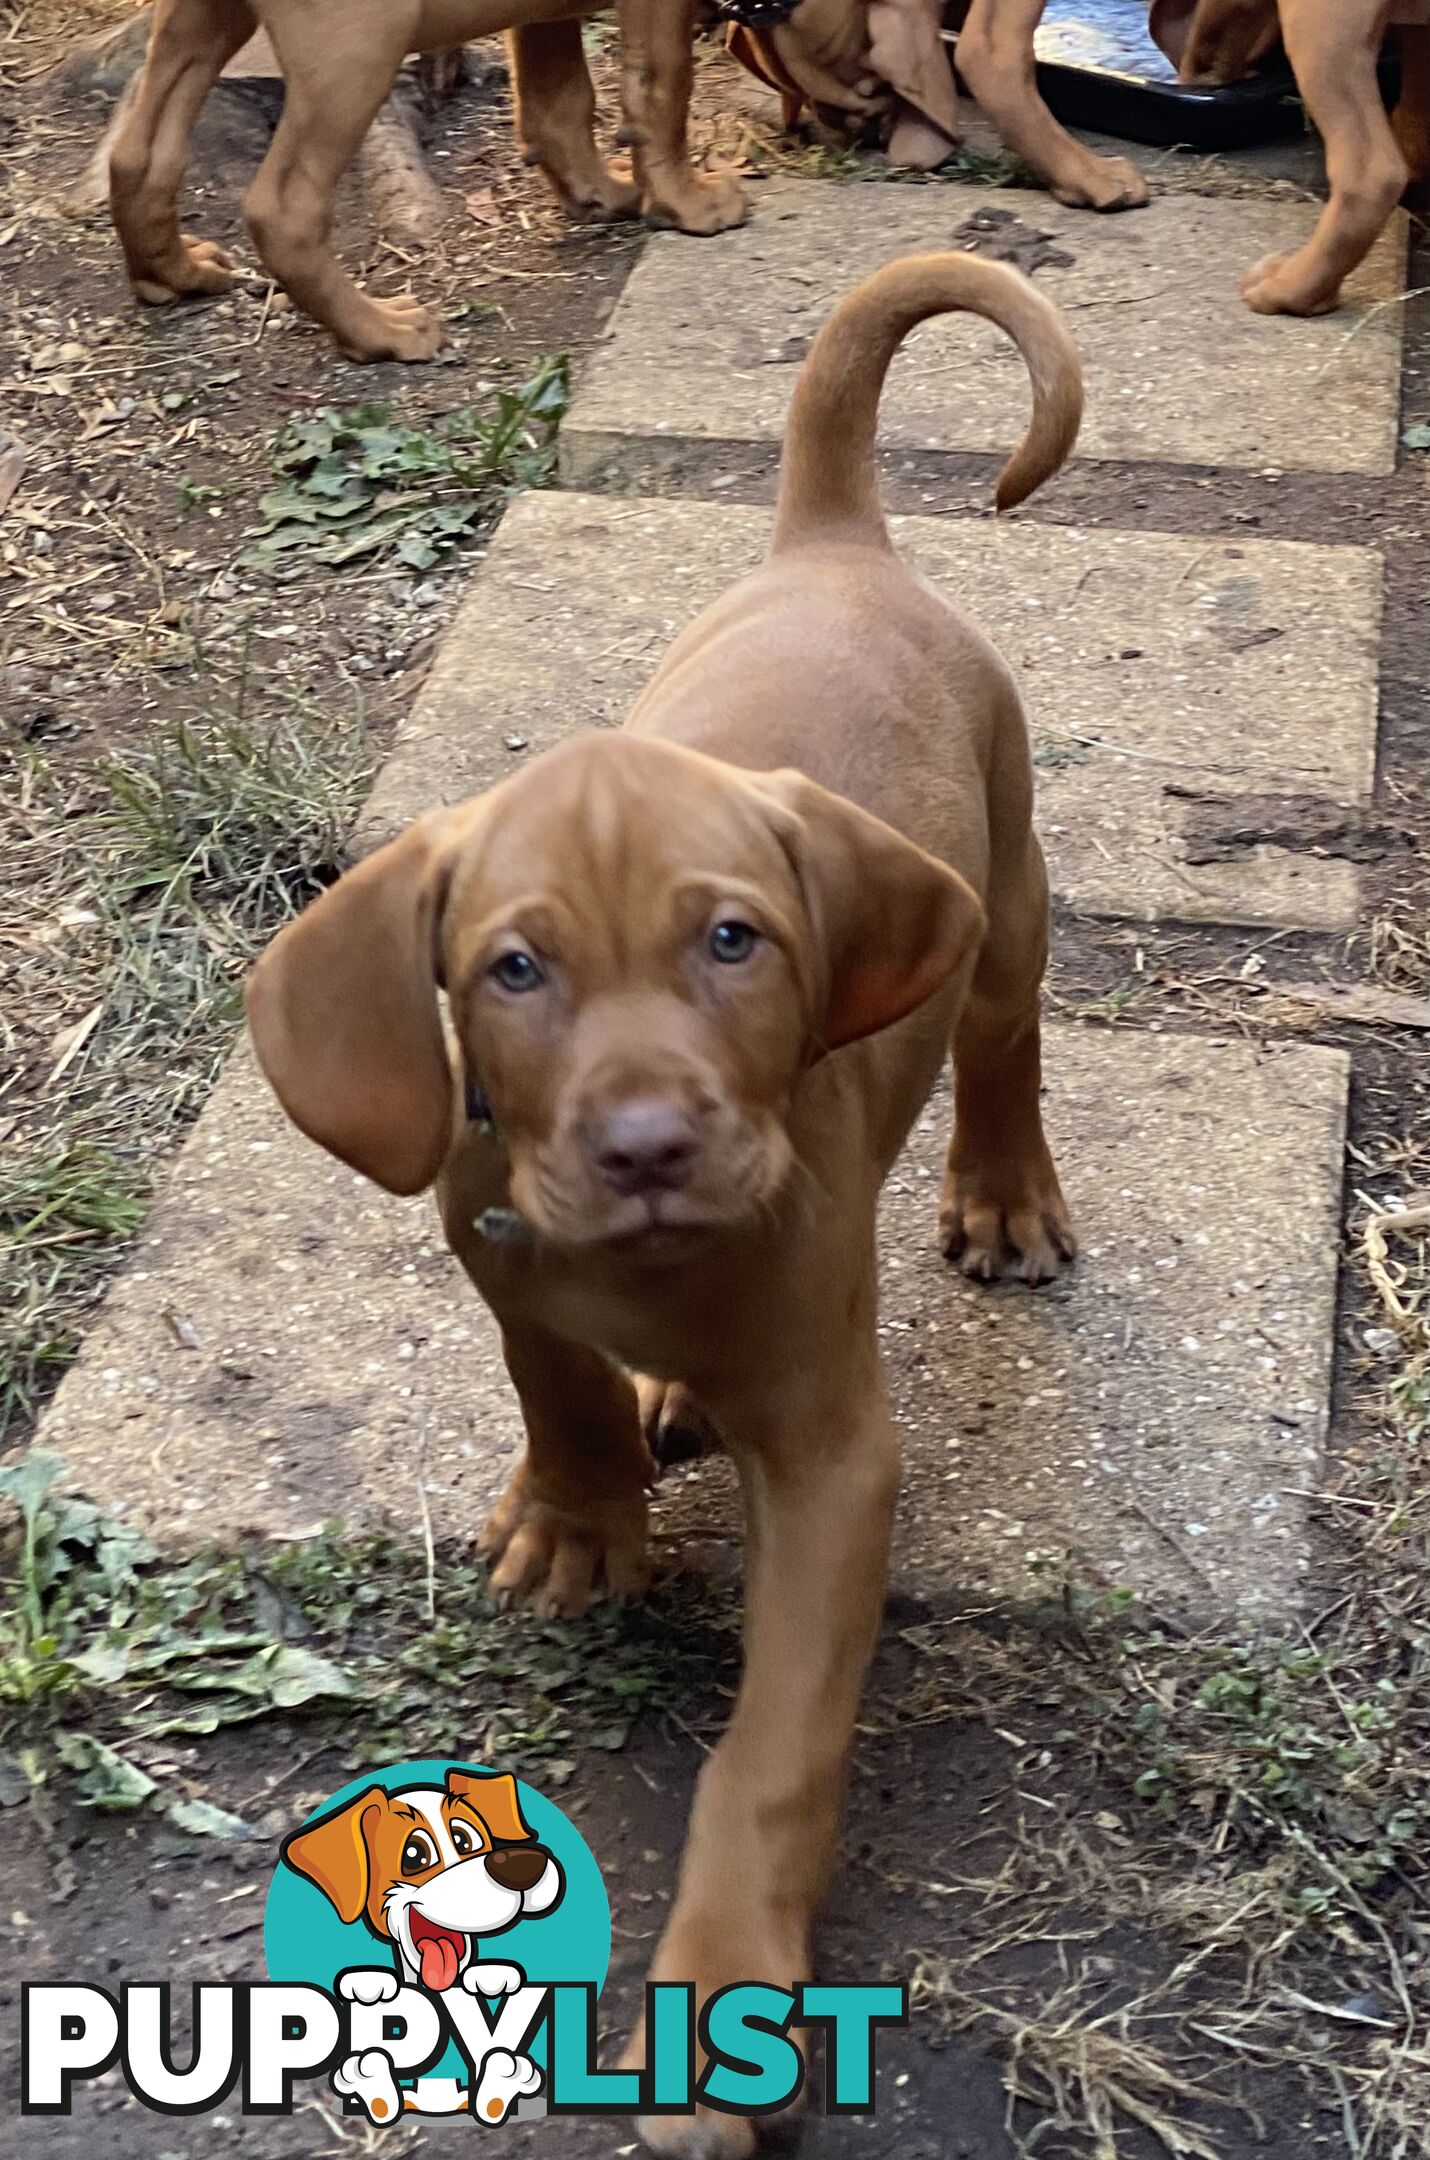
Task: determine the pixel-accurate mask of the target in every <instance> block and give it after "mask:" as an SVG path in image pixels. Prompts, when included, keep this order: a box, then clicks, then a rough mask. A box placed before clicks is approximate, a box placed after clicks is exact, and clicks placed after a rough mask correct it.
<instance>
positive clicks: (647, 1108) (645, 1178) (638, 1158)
mask: <svg viewBox="0 0 1430 2160" xmlns="http://www.w3.org/2000/svg"><path fill="white" fill-rule="evenodd" d="M582 1137H583V1140H584V1142H585V1146H586V1151H587V1153H588V1155H589V1157H590V1160H591V1163H592V1165H593V1167H594V1168H595V1170H596V1172H597V1174H598V1176H600V1177H601V1178H602V1180H603V1181H604V1182H605V1183H606V1184H607V1185H609V1186H610V1188H611V1190H612V1191H613V1192H617V1193H619V1194H620V1195H621V1196H622V1198H623V1199H631V1198H637V1197H642V1196H644V1195H646V1194H650V1193H664V1192H680V1191H682V1190H683V1189H684V1187H685V1186H687V1185H688V1184H689V1183H690V1180H691V1176H692V1174H693V1172H694V1169H695V1157H696V1152H697V1149H698V1146H699V1139H698V1135H697V1132H696V1126H695V1119H694V1118H693V1117H692V1115H691V1113H690V1112H689V1111H688V1110H687V1109H685V1108H684V1107H683V1106H682V1105H681V1104H680V1103H677V1102H668V1101H665V1100H664V1099H662V1098H661V1097H660V1096H655V1095H650V1096H639V1097H637V1098H635V1099H634V1100H632V1101H628V1102H623V1103H617V1104H613V1105H612V1106H611V1108H609V1109H606V1110H602V1111H599V1112H597V1113H596V1114H595V1115H593V1116H592V1117H590V1118H589V1119H588V1120H587V1122H586V1129H585V1132H584V1133H583V1136H582Z"/></svg>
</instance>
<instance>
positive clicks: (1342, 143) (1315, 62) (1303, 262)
mask: <svg viewBox="0 0 1430 2160" xmlns="http://www.w3.org/2000/svg"><path fill="white" fill-rule="evenodd" d="M1387 13H1388V9H1387V6H1386V0H1343V5H1342V6H1340V7H1338V8H1326V7H1323V6H1322V5H1321V0H1281V35H1282V38H1283V39H1284V41H1285V45H1286V57H1287V59H1288V60H1289V61H1290V62H1291V68H1292V72H1293V73H1294V75H1295V77H1296V87H1297V89H1298V90H1299V91H1300V93H1301V95H1302V97H1303V98H1304V99H1305V102H1306V110H1307V111H1308V112H1309V113H1310V115H1311V118H1312V120H1313V121H1314V122H1315V124H1316V126H1317V128H1319V130H1320V132H1321V136H1322V138H1323V140H1324V142H1325V145H1326V178H1327V179H1328V181H1329V182H1330V188H1331V199H1330V201H1329V202H1328V203H1327V204H1326V206H1325V208H1324V210H1322V212H1321V215H1320V217H1319V218H1318V219H1317V221H1316V229H1315V231H1314V232H1313V233H1312V235H1311V237H1310V239H1309V240H1308V241H1307V242H1306V244H1305V246H1304V247H1299V248H1297V250H1296V252H1295V254H1294V255H1267V256H1265V257H1264V258H1263V259H1262V260H1261V261H1260V262H1259V263H1255V264H1253V266H1252V267H1251V269H1250V270H1248V271H1247V273H1246V276H1245V277H1244V278H1243V279H1242V281H1241V296H1242V298H1243V300H1245V302H1246V304H1247V306H1248V307H1249V308H1252V309H1254V310H1255V312H1256V313H1257V314H1258V315H1325V314H1328V313H1329V312H1330V311H1331V309H1333V308H1335V307H1337V306H1338V305H1339V304H1340V297H1341V283H1342V280H1343V279H1345V278H1346V277H1348V276H1349V275H1350V273H1351V271H1352V270H1354V269H1355V267H1356V265H1357V264H1358V263H1360V262H1361V261H1363V260H1364V258H1365V256H1366V255H1367V254H1369V252H1370V250H1371V248H1372V247H1373V246H1374V245H1375V242H1376V240H1377V239H1378V238H1379V236H1380V233H1381V231H1382V229H1383V228H1384V225H1385V222H1386V220H1387V218H1388V217H1389V216H1390V214H1391V212H1392V210H1394V208H1395V206H1396V204H1397V203H1398V202H1399V200H1400V198H1401V195H1402V194H1403V193H1404V190H1405V183H1406V181H1407V180H1408V179H1409V177H1410V168H1409V166H1408V165H1407V164H1406V162H1405V159H1404V157H1403V156H1402V154H1401V150H1400V145H1399V143H1398V142H1397V140H1396V137H1395V135H1394V134H1393V133H1392V131H1391V126H1390V122H1389V120H1388V119H1387V118H1386V114H1385V106H1384V104H1383V103H1382V101H1381V95H1380V85H1379V82H1378V80H1377V77H1376V63H1377V61H1378V59H1379V57H1380V42H1381V38H1382V36H1383V35H1384V31H1385V21H1386V16H1387Z"/></svg>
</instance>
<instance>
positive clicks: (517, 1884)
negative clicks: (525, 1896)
mask: <svg viewBox="0 0 1430 2160" xmlns="http://www.w3.org/2000/svg"><path fill="white" fill-rule="evenodd" d="M486 1869H487V1873H488V1875H490V1876H491V1879H492V1881H493V1882H494V1883H500V1884H501V1887H502V1888H503V1890H517V1891H521V1890H534V1889H535V1887H536V1885H537V1884H538V1883H539V1882H540V1880H541V1878H542V1876H543V1875H544V1874H545V1872H546V1855H545V1853H544V1852H543V1851H542V1849H541V1847H540V1846H539V1845H514V1846H513V1845H506V1846H503V1847H502V1848H501V1849H500V1850H499V1851H497V1852H489V1853H488V1854H487V1855H486Z"/></svg>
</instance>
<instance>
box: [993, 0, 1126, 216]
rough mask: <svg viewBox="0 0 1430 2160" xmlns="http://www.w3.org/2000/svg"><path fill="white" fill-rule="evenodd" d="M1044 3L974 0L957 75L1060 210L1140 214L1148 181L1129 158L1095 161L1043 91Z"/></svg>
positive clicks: (1016, 155) (1021, 0) (1106, 158)
mask: <svg viewBox="0 0 1430 2160" xmlns="http://www.w3.org/2000/svg"><path fill="white" fill-rule="evenodd" d="M1046 6H1047V0H973V5H972V7H970V9H969V11H968V19H967V21H966V22H965V23H964V26H963V28H962V30H961V31H960V32H959V34H958V50H957V54H956V58H957V62H958V72H959V74H960V75H961V76H962V77H963V79H964V81H965V82H966V83H967V85H968V87H969V89H970V90H971V91H972V93H973V95H974V97H975V98H976V99H977V100H978V103H979V104H980V105H981V106H982V107H983V110H984V111H985V112H986V113H987V115H988V117H989V119H990V120H991V121H992V122H993V125H994V126H995V127H996V128H997V130H998V132H999V134H1000V135H1001V136H1002V138H1003V140H1004V142H1005V143H1006V144H1007V146H1008V148H1009V149H1010V150H1011V151H1012V152H1013V154H1014V156H1015V157H1020V158H1023V159H1025V160H1026V162H1027V163H1028V164H1029V165H1031V166H1032V168H1033V170H1034V172H1035V173H1036V174H1037V175H1038V178H1039V179H1040V180H1041V181H1042V182H1043V183H1044V185H1045V186H1046V187H1048V188H1050V189H1051V191H1052V193H1053V194H1054V195H1055V196H1056V198H1057V200H1058V201H1059V202H1060V203H1069V204H1071V205H1072V207H1073V208H1075V209H1087V210H1136V209H1138V208H1140V206H1141V205H1142V204H1143V203H1145V202H1146V200H1147V182H1146V181H1145V180H1144V178H1143V177H1142V174H1141V173H1140V172H1139V171H1138V170H1137V167H1136V166H1135V165H1133V164H1131V163H1130V162H1129V160H1128V159H1127V158H1120V157H1094V155H1093V153H1092V152H1091V150H1088V149H1086V148H1085V147H1084V146H1083V144H1082V143H1080V142H1076V141H1074V139H1073V137H1072V136H1071V135H1069V133H1068V131H1067V129H1066V128H1064V127H1060V126H1059V125H1058V123H1057V121H1056V120H1055V119H1054V118H1053V116H1052V114H1051V113H1050V112H1049V110H1048V108H1047V106H1046V105H1045V104H1044V102H1043V98H1042V93H1041V92H1040V91H1039V89H1038V77H1037V69H1036V65H1035V62H1034V54H1033V35H1034V32H1035V31H1036V30H1037V27H1038V24H1039V23H1040V22H1041V21H1042V17H1043V10H1044V8H1045V7H1046Z"/></svg>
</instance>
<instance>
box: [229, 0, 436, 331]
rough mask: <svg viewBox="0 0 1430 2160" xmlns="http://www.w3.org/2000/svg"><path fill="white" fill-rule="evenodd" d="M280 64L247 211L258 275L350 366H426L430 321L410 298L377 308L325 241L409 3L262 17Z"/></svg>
mask: <svg viewBox="0 0 1430 2160" xmlns="http://www.w3.org/2000/svg"><path fill="white" fill-rule="evenodd" d="M264 13H265V22H266V27H267V29H268V33H269V36H270V38H271V39H272V42H273V47H274V50H275V51H276V53H277V55H278V61H279V65H280V66H281V67H282V70H283V76H284V81H285V84H286V86H287V87H286V93H285V97H284V103H283V117H282V118H281V119H280V121H279V123H278V127H277V131H276V133H275V134H274V137H273V142H272V145H271V147H270V149H269V152H268V155H267V157H266V158H265V159H264V160H263V163H262V165H261V167H260V168H259V173H258V178H257V179H256V180H255V181H254V183H253V186H252V187H251V188H250V190H249V193H248V199H247V201H246V203H245V205H244V211H245V215H246V216H247V219H248V227H249V231H250V232H251V233H252V235H253V242H254V245H255V247H256V248H257V249H258V252H259V254H260V256H261V257H262V259H263V262H264V264H265V265H266V267H267V268H268V269H269V270H270V271H271V272H272V273H273V275H274V277H275V278H276V279H277V280H278V282H279V284H280V285H281V286H282V287H283V289H284V291H285V292H286V293H288V295H289V296H290V298H291V299H292V300H293V301H294V302H295V304H296V305H297V306H298V307H300V308H302V309H303V310H304V312H305V313H306V314H309V315H311V316H312V317H313V318H314V319H315V320H316V321H317V322H320V323H323V324H325V325H326V327H327V328H328V329H329V330H331V331H332V333H333V336H334V337H335V338H336V339H337V341H338V344H339V346H340V347H341V349H342V350H343V352H345V353H346V354H347V356H348V358H349V359H351V360H430V359H431V357H432V355H433V353H435V352H436V351H437V350H438V348H439V346H440V345H441V343H442V327H441V324H440V322H439V321H438V319H437V317H436V316H435V315H434V314H433V313H432V312H431V311H430V310H429V309H427V308H424V307H422V306H420V305H419V304H418V302H417V301H415V300H413V299H411V298H410V297H406V298H402V299H396V300H374V299H372V298H371V297H370V296H369V295H368V294H366V293H364V292H363V291H362V290H361V289H360V288H359V287H358V286H357V285H356V284H354V282H353V280H352V279H351V278H350V277H349V276H348V274H347V272H346V271H345V270H344V269H343V268H342V267H341V265H340V264H339V262H338V260H337V257H336V256H335V255H334V253H333V250H332V245H331V239H330V235H331V231H332V222H333V203H334V196H335V193H336V190H337V185H338V182H339V181H340V180H341V178H342V176H343V174H344V173H345V172H346V171H347V168H348V166H349V165H350V164H351V163H352V161H353V159H354V157H355V156H356V155H357V152H358V150H359V148H360V147H361V144H362V141H363V138H364V136H365V135H366V134H367V131H368V129H369V128H370V127H371V125H372V123H373V120H374V119H375V118H376V116H377V114H378V112H379V111H380V110H381V108H382V104H383V101H384V99H385V98H386V96H387V94H388V92H389V90H391V88H392V85H393V83H394V81H395V80H396V77H397V72H398V69H399V68H400V67H401V66H402V63H403V60H404V59H405V58H406V56H407V54H408V52H409V51H410V50H411V49H412V46H413V44H414V32H415V29H416V24H417V21H418V8H417V5H416V0H400V4H394V5H393V6H390V7H388V8H385V9H382V10H374V9H373V8H370V7H362V8H352V9H349V7H348V5H347V4H346V0H317V4H313V0H309V4H308V5H306V6H304V7H303V8H301V9H297V8H272V9H265V11H264Z"/></svg>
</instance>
